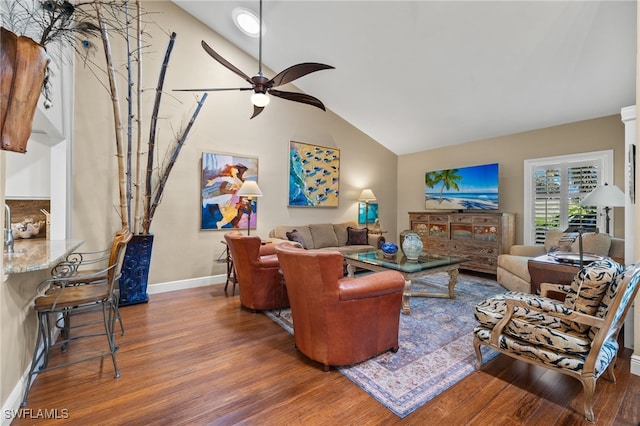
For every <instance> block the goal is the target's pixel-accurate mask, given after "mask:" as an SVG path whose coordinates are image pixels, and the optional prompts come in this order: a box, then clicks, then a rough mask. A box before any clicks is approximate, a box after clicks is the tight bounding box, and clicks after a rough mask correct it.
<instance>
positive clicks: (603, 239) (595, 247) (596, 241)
mask: <svg viewBox="0 0 640 426" xmlns="http://www.w3.org/2000/svg"><path fill="white" fill-rule="evenodd" d="M610 248H611V236H610V235H609V234H604V233H597V234H595V233H593V232H589V233H586V234H582V251H583V252H584V253H591V254H597V255H599V256H609V249H610ZM571 251H572V252H574V253H579V252H580V241H579V239H578V238H576V240H575V241H574V242H573V244H571Z"/></svg>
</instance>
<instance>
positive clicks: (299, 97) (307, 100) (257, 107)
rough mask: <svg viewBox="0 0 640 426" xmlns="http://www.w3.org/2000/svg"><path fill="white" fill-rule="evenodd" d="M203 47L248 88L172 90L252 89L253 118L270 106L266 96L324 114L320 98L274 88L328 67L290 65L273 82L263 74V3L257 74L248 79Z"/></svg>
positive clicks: (302, 64)
mask: <svg viewBox="0 0 640 426" xmlns="http://www.w3.org/2000/svg"><path fill="white" fill-rule="evenodd" d="M201 44H202V48H203V49H204V50H205V52H207V53H208V54H209V55H210V56H211V57H212V58H213V59H215V60H216V61H218V62H219V63H221V64H222V65H224V66H225V67H226V68H228V69H229V70H231V71H233V72H234V73H236V74H237V75H239V76H240V77H242V78H243V79H244V80H245V81H246V82H248V83H249V84H250V85H251V87H229V88H209V89H175V90H176V91H182V92H214V91H226V90H253V91H254V94H253V95H251V103H252V104H253V115H252V116H251V118H253V117H255V116H256V115H258V114H260V113H261V112H262V110H263V109H264V107H265V106H267V104H268V103H269V96H267V94H269V95H272V96H276V97H278V98H282V99H287V100H289V101H294V102H301V103H304V104H308V105H313V106H314V107H317V108H320V109H321V110H323V111H326V109H325V106H324V104H323V103H322V102H321V101H320V99H318V98H315V97H313V96H310V95H306V94H304V93H296V92H285V91H283V90H276V89H275V87H278V86H282V85H284V84H287V83H290V82H292V81H293V80H296V79H298V78H300V77H303V76H305V75H307V74H310V73H312V72H316V71H321V70H326V69H334V67H332V66H331V65H325V64H320V63H317V62H303V63H301V64H296V65H292V66H290V67H289V68H287V69H285V70H283V71H281V72H279V73H278V74H276V76H275V77H273V78H272V79H268V78H267V77H265V76H264V74H262V0H260V34H259V51H258V73H257V74H256V75H254V76H253V77H249V76H248V75H247V74H245V73H244V72H242V71H240V69H238V68H237V67H235V66H234V65H233V64H231V63H230V62H229V61H227V60H226V59H224V58H223V57H222V56H220V54H218V53H217V52H216V51H215V50H213V49H212V48H211V46H209V45H208V44H207V43H206V42H205V41H204V40H202V43H201Z"/></svg>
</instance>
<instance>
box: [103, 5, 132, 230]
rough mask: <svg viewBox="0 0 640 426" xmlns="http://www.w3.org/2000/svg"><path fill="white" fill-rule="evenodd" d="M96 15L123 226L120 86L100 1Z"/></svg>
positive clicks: (123, 184) (123, 178) (124, 205)
mask: <svg viewBox="0 0 640 426" xmlns="http://www.w3.org/2000/svg"><path fill="white" fill-rule="evenodd" d="M95 10H96V16H97V17H98V22H99V23H100V34H101V36H102V44H103V47H104V55H105V59H106V61H107V70H108V73H107V74H108V75H109V87H110V89H111V104H112V105H113V121H114V130H115V139H116V157H117V158H118V176H119V179H118V180H119V188H120V219H121V221H122V227H123V228H127V227H128V226H129V222H128V216H127V202H126V197H125V171H124V158H123V155H122V121H121V118H120V98H119V96H118V86H117V84H116V71H115V67H114V65H113V56H112V52H111V43H110V41H109V31H108V30H107V23H106V20H105V19H104V18H103V17H102V14H101V13H100V12H101V11H100V3H97V4H95Z"/></svg>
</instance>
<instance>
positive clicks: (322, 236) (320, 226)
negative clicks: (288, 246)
mask: <svg viewBox="0 0 640 426" xmlns="http://www.w3.org/2000/svg"><path fill="white" fill-rule="evenodd" d="M309 230H310V231H311V237H312V238H313V248H316V249H319V248H323V247H335V246H337V245H338V237H336V233H335V231H334V230H333V224H331V223H317V224H311V225H309Z"/></svg>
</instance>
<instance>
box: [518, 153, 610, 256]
mask: <svg viewBox="0 0 640 426" xmlns="http://www.w3.org/2000/svg"><path fill="white" fill-rule="evenodd" d="M524 180H525V182H524V196H525V198H524V204H525V205H524V243H525V244H543V243H544V237H545V235H546V233H547V231H548V230H549V229H552V228H560V229H566V228H568V227H570V226H582V227H583V228H585V229H587V230H595V229H596V228H598V227H602V226H601V225H600V223H599V221H600V216H599V215H598V210H597V208H596V207H588V206H586V207H583V206H580V201H581V200H582V199H583V198H584V197H586V196H587V194H589V193H590V192H591V191H593V190H594V189H595V188H596V187H597V186H598V185H601V184H603V183H604V182H612V181H613V151H612V150H607V151H597V152H589V153H584V154H574V155H564V156H559V157H547V158H537V159H533V160H525V162H524Z"/></svg>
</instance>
